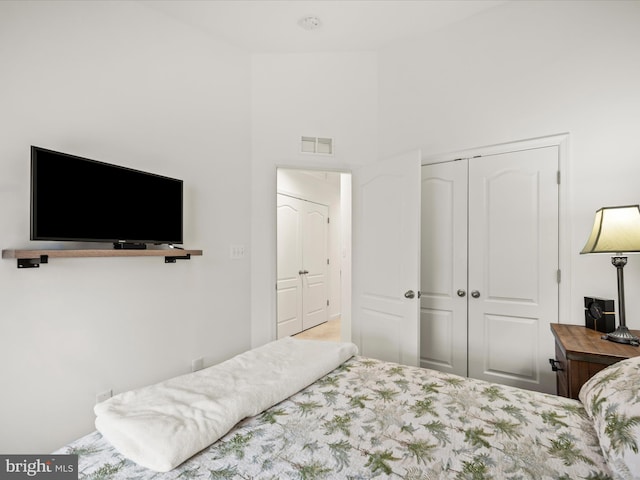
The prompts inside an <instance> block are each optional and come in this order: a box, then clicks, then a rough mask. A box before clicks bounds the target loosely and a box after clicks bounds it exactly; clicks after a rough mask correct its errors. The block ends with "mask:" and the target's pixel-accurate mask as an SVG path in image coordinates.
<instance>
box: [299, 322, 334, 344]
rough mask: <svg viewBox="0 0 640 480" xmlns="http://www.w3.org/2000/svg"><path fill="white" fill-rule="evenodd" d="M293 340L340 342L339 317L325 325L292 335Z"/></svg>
mask: <svg viewBox="0 0 640 480" xmlns="http://www.w3.org/2000/svg"><path fill="white" fill-rule="evenodd" d="M294 337H295V338H303V339H308V340H327V341H330V342H339V341H340V317H338V318H335V319H332V320H329V321H327V322H325V323H321V324H320V325H318V326H316V327H313V328H310V329H308V330H305V331H304V332H300V333H298V334H297V335H294Z"/></svg>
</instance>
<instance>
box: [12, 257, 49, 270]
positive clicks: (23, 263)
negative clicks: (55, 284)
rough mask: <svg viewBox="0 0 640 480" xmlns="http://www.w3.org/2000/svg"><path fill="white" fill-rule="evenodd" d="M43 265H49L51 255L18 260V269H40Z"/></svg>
mask: <svg viewBox="0 0 640 480" xmlns="http://www.w3.org/2000/svg"><path fill="white" fill-rule="evenodd" d="M41 263H49V255H40V256H39V257H37V258H18V268H40V264H41Z"/></svg>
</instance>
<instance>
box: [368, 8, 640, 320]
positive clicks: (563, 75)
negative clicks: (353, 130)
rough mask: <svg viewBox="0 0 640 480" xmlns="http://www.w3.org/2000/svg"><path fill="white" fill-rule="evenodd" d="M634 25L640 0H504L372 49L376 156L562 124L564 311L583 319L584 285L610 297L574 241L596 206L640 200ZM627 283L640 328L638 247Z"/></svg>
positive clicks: (632, 315) (604, 272)
mask: <svg viewBox="0 0 640 480" xmlns="http://www.w3.org/2000/svg"><path fill="white" fill-rule="evenodd" d="M639 25H640V2H615V1H605V2H598V1H584V2H583V1H568V2H561V1H554V2H529V1H519V2H509V3H507V4H505V5H501V6H499V7H496V8H494V9H493V10H490V11H488V12H487V13H485V14H482V15H479V16H476V17H473V18H471V19H469V20H467V21H464V22H462V23H459V24H457V25H456V26H455V27H454V28H449V29H447V30H445V31H441V32H439V33H437V34H434V35H432V36H429V37H425V38H423V39H417V40H415V41H412V42H404V43H400V44H397V45H394V46H393V47H391V48H389V49H387V50H385V51H383V52H381V53H380V56H379V73H380V75H379V90H380V111H379V119H380V139H381V140H380V153H381V156H386V155H390V154H392V153H395V152H400V151H404V150H406V149H409V148H414V147H420V148H422V151H423V153H424V154H425V155H429V154H435V153H440V152H451V151H456V150H462V149H467V148H472V147H478V146H483V145H491V144H497V143H504V142H510V141H515V140H522V139H528V138H534V137H540V136H546V135H551V134H558V133H564V132H569V134H570V151H569V172H568V173H569V178H566V179H565V182H564V184H563V188H569V205H568V210H567V212H568V214H569V217H570V222H571V225H570V226H569V229H568V230H569V232H570V237H571V238H570V239H569V242H570V244H571V251H572V252H573V254H572V258H571V259H570V264H571V270H572V271H571V277H570V281H571V282H572V283H571V288H570V290H571V294H570V296H571V299H570V302H571V314H570V315H569V317H570V318H561V319H560V321H561V322H564V323H578V324H580V323H583V322H584V313H583V305H582V297H584V296H585V295H594V296H600V297H605V298H614V299H616V303H617V285H616V274H615V269H614V267H612V266H611V264H610V260H609V257H608V256H606V255H604V256H600V255H586V256H580V255H579V252H580V250H581V249H582V247H583V245H584V243H585V242H586V239H587V236H588V233H589V231H590V229H591V226H592V224H593V217H594V212H595V210H596V209H598V208H600V207H602V206H609V205H627V204H637V203H639V202H640V189H639V187H638V184H639V181H640V143H639V142H638V132H640V115H639V114H638V112H639V111H640V88H638V85H640V61H639V58H640V57H639V56H638V46H639V45H640V28H639V27H638V26H639ZM516 268H517V266H516ZM565 273H566V272H565ZM567 277H568V276H567V275H565V277H564V278H565V280H566V279H567ZM625 283H626V294H627V324H628V325H629V326H630V327H631V328H635V329H640V297H638V296H637V295H634V294H633V292H634V291H635V289H637V288H638V287H640V257H637V256H633V255H632V256H631V257H630V259H629V263H628V265H627V267H626V268H625Z"/></svg>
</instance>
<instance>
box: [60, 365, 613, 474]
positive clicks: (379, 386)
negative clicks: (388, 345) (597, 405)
mask: <svg viewBox="0 0 640 480" xmlns="http://www.w3.org/2000/svg"><path fill="white" fill-rule="evenodd" d="M56 453H76V454H78V455H79V465H78V467H79V478H80V479H87V480H88V479H107V478H119V479H189V478H199V479H200V478H201V479H273V480H276V479H277V480H284V479H302V480H311V479H349V480H360V479H370V478H400V479H407V480H430V479H513V480H521V479H536V480H539V479H593V480H597V479H602V480H604V479H610V478H611V473H610V471H609V469H608V468H607V466H606V463H605V460H604V458H603V456H602V453H601V451H600V446H599V445H598V440H597V438H596V434H595V431H594V428H593V426H592V424H591V421H590V420H589V418H588V417H587V415H586V413H585V411H584V409H583V408H582V405H581V404H580V403H579V402H577V401H575V400H570V399H566V398H562V397H555V396H552V395H545V394H541V393H537V392H529V391H525V390H520V389H516V388H511V387H507V386H502V385H496V384H490V383H486V382H483V381H479V380H473V379H466V378H461V377H458V376H453V375H449V374H445V373H441V372H437V371H433V370H426V369H422V368H417V367H407V366H402V365H398V364H394V363H388V362H381V361H378V360H373V359H369V358H364V357H353V358H351V359H350V360H348V361H347V362H345V363H344V364H343V365H341V366H340V367H339V368H337V369H336V370H334V371H333V372H331V373H330V374H328V375H326V376H325V377H323V378H321V379H320V380H318V381H317V382H315V383H314V384H312V385H311V386H309V387H307V388H306V389H304V390H302V391H301V392H299V393H297V394H296V395H294V396H292V397H290V398H289V399H287V400H285V401H283V402H281V403H279V404H277V405H275V406H273V407H272V408H270V409H269V410H266V411H265V412H263V413H262V414H260V415H257V416H255V417H251V418H248V419H245V420H243V421H242V422H240V423H239V424H238V425H236V427H235V428H234V429H233V430H231V431H230V432H229V433H228V434H227V435H226V436H224V437H223V438H222V439H220V440H219V441H218V442H216V443H215V444H213V445H212V446H210V447H208V448H207V449H205V450H203V451H202V452H200V453H199V454H197V455H195V456H194V457H192V458H191V459H190V460H188V461H187V462H185V463H183V464H182V465H180V466H179V467H177V468H176V469H174V470H172V471H170V472H168V473H156V472H153V471H150V470H147V469H145V468H143V467H140V466H138V465H136V464H135V463H133V462H131V461H129V460H127V459H125V458H124V457H122V456H121V455H120V454H119V453H118V452H117V451H116V450H114V449H113V447H111V446H110V445H109V443H108V442H107V441H106V440H105V439H103V438H102V436H101V435H100V434H99V433H98V432H94V433H92V434H90V435H87V436H85V437H83V438H81V439H79V440H77V441H75V442H73V443H72V444H70V445H68V446H66V447H64V448H63V449H61V450H59V451H58V452H56Z"/></svg>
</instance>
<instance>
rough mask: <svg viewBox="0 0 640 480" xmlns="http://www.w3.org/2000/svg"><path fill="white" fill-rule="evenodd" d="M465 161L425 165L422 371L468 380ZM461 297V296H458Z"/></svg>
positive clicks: (421, 323) (422, 205) (421, 275)
mask: <svg viewBox="0 0 640 480" xmlns="http://www.w3.org/2000/svg"><path fill="white" fill-rule="evenodd" d="M467 166H468V161H467V160H461V161H455V162H449V163H441V164H435V165H424V166H423V167H422V187H421V197H422V201H421V271H420V282H421V287H420V289H421V294H422V296H421V297H420V331H421V338H420V365H421V366H422V367H426V368H433V369H436V370H440V371H444V372H450V373H455V374H457V375H463V376H466V375H467V298H466V290H467ZM458 292H460V293H458Z"/></svg>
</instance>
